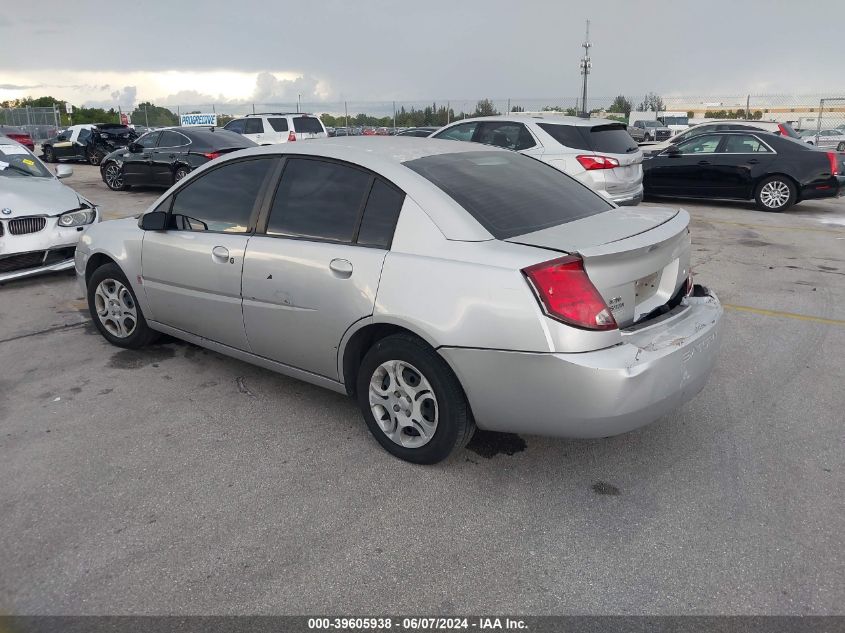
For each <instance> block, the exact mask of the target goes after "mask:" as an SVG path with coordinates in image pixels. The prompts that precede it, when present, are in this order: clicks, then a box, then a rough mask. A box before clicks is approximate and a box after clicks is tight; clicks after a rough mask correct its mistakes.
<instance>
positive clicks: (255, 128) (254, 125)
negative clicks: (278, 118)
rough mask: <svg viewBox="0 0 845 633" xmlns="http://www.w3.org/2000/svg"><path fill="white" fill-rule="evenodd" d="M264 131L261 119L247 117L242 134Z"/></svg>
mask: <svg viewBox="0 0 845 633" xmlns="http://www.w3.org/2000/svg"><path fill="white" fill-rule="evenodd" d="M263 131H264V122H263V121H262V120H261V119H247V120H246V132H244V134H261V133H262V132H263Z"/></svg>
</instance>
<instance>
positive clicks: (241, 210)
mask: <svg viewBox="0 0 845 633" xmlns="http://www.w3.org/2000/svg"><path fill="white" fill-rule="evenodd" d="M273 162H274V161H273V159H272V158H261V159H257V160H243V161H237V162H233V163H229V164H227V165H223V166H222V167H219V168H217V169H214V170H212V171H210V172H208V173H206V174H204V175H202V176H200V177H199V178H196V179H194V180H192V181H191V182H190V183H188V184H187V185H185V187H184V188H182V189H180V190H179V191H178V192H177V193H176V199H175V200H174V201H173V209H172V211H171V212H172V214H173V222H174V224H175V226H176V228H177V229H180V230H183V231H222V232H226V233H247V232H249V230H250V227H249V224H250V222H249V221H250V218H251V216H252V209H253V207H254V206H255V199H256V197H257V196H258V192H259V191H260V189H261V185H262V184H263V182H264V179H265V178H266V176H267V172H268V170H269V169H270V165H272V164H273Z"/></svg>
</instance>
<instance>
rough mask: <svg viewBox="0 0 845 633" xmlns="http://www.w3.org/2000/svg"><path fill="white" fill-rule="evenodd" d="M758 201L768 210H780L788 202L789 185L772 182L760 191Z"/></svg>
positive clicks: (781, 182)
mask: <svg viewBox="0 0 845 633" xmlns="http://www.w3.org/2000/svg"><path fill="white" fill-rule="evenodd" d="M760 201H761V202H762V203H763V205H764V206H766V207H767V208H769V209H780V208H781V207H782V206H784V205H785V204H786V203H787V202H789V185H787V184H786V183H785V182H783V181H782V180H772V181H770V182H767V183H766V184H765V185H763V188H762V189H760Z"/></svg>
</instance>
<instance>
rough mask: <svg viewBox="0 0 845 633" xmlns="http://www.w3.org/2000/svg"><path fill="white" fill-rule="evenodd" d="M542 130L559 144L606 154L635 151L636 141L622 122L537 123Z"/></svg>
mask: <svg viewBox="0 0 845 633" xmlns="http://www.w3.org/2000/svg"><path fill="white" fill-rule="evenodd" d="M537 125H539V126H540V128H541V129H542V130H544V131H545V132H546V133H548V134H549V136H551V137H552V138H553V139H554V140H556V141H557V142H558V143H560V144H561V145H565V146H566V147H571V148H573V149H583V150H588V151H591V152H604V153H606V154H629V153H631V152H636V151H637V143H636V141H634V139H632V138H631V135H630V134H628V128H627V127H626V126H625V125H623V124H622V123H610V124H608V125H595V126H592V127H590V126H586V125H560V124H556V123H538V124H537Z"/></svg>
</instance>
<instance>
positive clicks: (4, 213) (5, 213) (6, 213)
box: [2, 207, 12, 215]
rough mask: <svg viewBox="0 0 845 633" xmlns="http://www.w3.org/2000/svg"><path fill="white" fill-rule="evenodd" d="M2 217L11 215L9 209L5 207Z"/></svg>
mask: <svg viewBox="0 0 845 633" xmlns="http://www.w3.org/2000/svg"><path fill="white" fill-rule="evenodd" d="M2 213H3V215H12V210H11V209H10V208H9V207H6V208H5V209H3V211H2Z"/></svg>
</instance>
